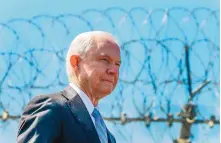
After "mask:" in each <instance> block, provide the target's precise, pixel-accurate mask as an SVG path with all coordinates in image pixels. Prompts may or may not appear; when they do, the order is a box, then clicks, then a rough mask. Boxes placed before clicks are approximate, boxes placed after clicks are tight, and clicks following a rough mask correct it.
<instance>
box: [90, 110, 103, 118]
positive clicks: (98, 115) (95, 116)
mask: <svg viewBox="0 0 221 143" xmlns="http://www.w3.org/2000/svg"><path fill="white" fill-rule="evenodd" d="M92 116H93V117H94V119H95V120H98V119H99V120H100V119H101V118H102V117H101V114H100V112H99V111H98V110H97V109H96V108H94V111H93V112H92Z"/></svg>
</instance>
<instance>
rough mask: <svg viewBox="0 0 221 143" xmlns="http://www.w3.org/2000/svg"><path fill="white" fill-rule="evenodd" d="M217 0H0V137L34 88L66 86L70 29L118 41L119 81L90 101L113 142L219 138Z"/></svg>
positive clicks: (8, 136)
mask: <svg viewBox="0 0 221 143" xmlns="http://www.w3.org/2000/svg"><path fill="white" fill-rule="evenodd" d="M219 6H220V4H219V0H194V1H192V0H154V1H146V0H136V1H127V0H121V1H117V0H109V1H102V0H94V1H89V0H88V1H86V0H81V1H76V0H63V1H57V2H55V1H53V0H47V1H44V0H38V1H28V0H20V1H16V0H7V1H6V0H0V142H1V143H15V142H16V134H17V130H18V122H19V118H20V116H21V114H22V111H23V109H24V107H25V106H26V105H27V103H28V102H29V101H30V100H31V99H32V98H33V97H34V96H36V95H39V94H46V93H51V92H56V91H60V90H62V89H63V88H64V87H66V86H67V85H68V80H67V76H66V70H65V56H66V52H67V49H68V47H69V44H70V42H71V40H72V39H73V38H74V37H75V36H76V35H77V34H79V33H81V32H86V31H92V30H104V31H107V32H110V33H112V34H113V35H114V36H115V37H116V38H117V39H118V41H119V43H120V46H121V56H122V66H121V69H120V80H119V82H118V85H117V88H116V89H115V90H114V92H113V93H112V94H111V95H110V96H108V97H106V98H105V99H103V100H102V101H101V103H100V104H99V106H100V109H101V113H102V115H103V116H104V118H105V122H106V124H107V127H108V128H109V129H110V131H111V132H112V133H113V134H114V135H115V137H116V139H117V142H118V143H146V142H148V143H181V142H182V143H185V142H191V143H218V142H220V136H219V135H220V86H219V85H220V45H219V40H220V33H219V31H220V8H219Z"/></svg>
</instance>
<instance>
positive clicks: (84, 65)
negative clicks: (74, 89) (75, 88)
mask: <svg viewBox="0 0 221 143" xmlns="http://www.w3.org/2000/svg"><path fill="white" fill-rule="evenodd" d="M119 68H120V49H119V47H118V45H117V44H116V43H115V42H113V41H112V40H100V41H98V42H97V44H96V47H93V48H91V49H90V50H89V51H88V52H87V54H86V55H85V57H84V58H83V59H81V62H80V64H79V81H80V84H81V86H83V88H84V90H86V92H89V94H91V95H92V96H96V98H97V99H101V98H103V97H104V96H106V95H108V94H110V93H111V92H112V91H113V90H114V88H115V87H116V84H117V82H118V77H119ZM97 96H98V97H97Z"/></svg>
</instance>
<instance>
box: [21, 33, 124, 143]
mask: <svg viewBox="0 0 221 143" xmlns="http://www.w3.org/2000/svg"><path fill="white" fill-rule="evenodd" d="M120 62H121V61H120V48H119V46H118V44H117V43H116V41H115V39H114V37H113V36H111V34H109V33H107V32H102V31H93V32H86V33H82V34H80V35H78V36H77V37H76V38H75V39H74V40H73V41H72V43H71V45H70V48H69V51H68V53H67V57H66V68H67V74H68V78H69V81H70V84H69V86H68V87H66V88H65V89H64V91H61V92H58V93H53V94H50V95H40V96H36V97H35V98H34V99H33V100H32V101H31V102H30V103H29V104H28V105H27V107H26V108H25V111H24V113H23V115H22V117H21V121H20V124H19V130H18V137H17V142H19V143H27V142H28V143H29V142H30V143H115V142H116V141H115V138H114V136H113V135H112V134H111V133H110V132H109V131H108V129H107V128H106V126H105V123H104V121H103V119H102V117H101V115H100V113H99V111H98V109H97V105H98V102H99V100H100V99H102V98H104V97H105V96H107V95H108V94H110V93H111V92H112V91H113V90H114V88H115V86H116V84H117V81H118V76H119V68H120Z"/></svg>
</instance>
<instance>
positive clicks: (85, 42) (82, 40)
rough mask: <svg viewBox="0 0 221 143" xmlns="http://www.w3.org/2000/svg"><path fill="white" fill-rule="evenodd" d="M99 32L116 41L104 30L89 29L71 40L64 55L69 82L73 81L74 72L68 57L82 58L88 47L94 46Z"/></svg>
mask: <svg viewBox="0 0 221 143" xmlns="http://www.w3.org/2000/svg"><path fill="white" fill-rule="evenodd" d="M100 34H102V35H109V36H111V37H112V39H113V41H114V42H115V43H118V42H117V40H116V39H115V38H114V37H113V36H112V35H111V34H110V33H108V32H104V31H90V32H84V33H81V34H79V35H77V36H76V37H75V38H74V40H73V41H72V42H71V44H70V47H69V49H68V52H67V56H66V71H67V76H68V80H69V82H75V73H74V72H73V68H72V66H71V64H70V57H71V56H72V55H79V56H80V57H81V58H84V55H85V54H86V53H87V51H88V50H89V49H90V48H93V47H96V41H95V36H98V35H100Z"/></svg>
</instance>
